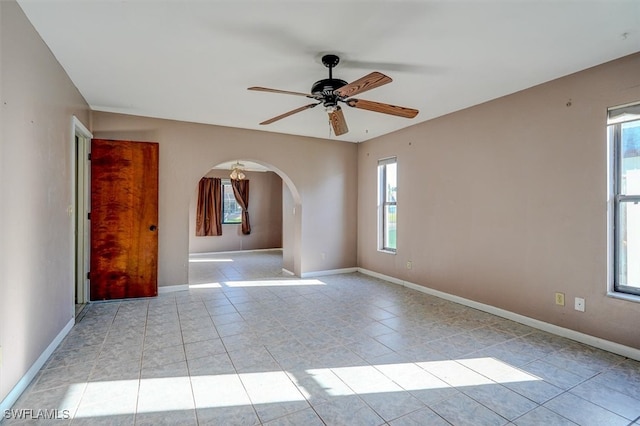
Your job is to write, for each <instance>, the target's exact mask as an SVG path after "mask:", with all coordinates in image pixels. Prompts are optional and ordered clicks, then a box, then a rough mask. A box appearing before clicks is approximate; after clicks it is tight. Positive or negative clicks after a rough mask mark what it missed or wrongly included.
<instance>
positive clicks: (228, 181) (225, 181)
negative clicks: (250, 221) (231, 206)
mask: <svg viewBox="0 0 640 426" xmlns="http://www.w3.org/2000/svg"><path fill="white" fill-rule="evenodd" d="M227 185H228V186H229V188H230V193H231V195H232V197H231V198H230V201H231V202H233V203H235V205H236V206H237V207H238V210H239V211H240V212H242V208H241V207H240V205H239V204H238V201H237V200H236V196H235V194H234V192H233V187H232V186H231V179H221V180H220V186H221V187H222V188H221V193H222V224H223V225H241V224H242V214H240V216H239V218H238V220H237V221H227V219H226V216H227V215H226V214H225V205H226V203H225V193H226V192H227V191H225V187H226V186H227Z"/></svg>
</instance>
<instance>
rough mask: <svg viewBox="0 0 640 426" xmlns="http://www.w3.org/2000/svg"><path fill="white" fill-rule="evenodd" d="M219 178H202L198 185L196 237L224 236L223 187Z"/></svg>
mask: <svg viewBox="0 0 640 426" xmlns="http://www.w3.org/2000/svg"><path fill="white" fill-rule="evenodd" d="M221 183H222V182H221V180H220V179H219V178H202V179H200V183H199V184H198V205H197V207H196V236H198V237H207V236H213V235H222V186H221Z"/></svg>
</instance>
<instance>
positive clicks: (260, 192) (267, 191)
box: [189, 169, 282, 253]
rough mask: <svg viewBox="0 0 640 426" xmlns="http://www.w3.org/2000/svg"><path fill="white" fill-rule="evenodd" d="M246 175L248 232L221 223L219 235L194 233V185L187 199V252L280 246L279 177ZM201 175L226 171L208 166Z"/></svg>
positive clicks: (225, 173) (224, 174) (221, 174)
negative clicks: (249, 227) (244, 232)
mask: <svg viewBox="0 0 640 426" xmlns="http://www.w3.org/2000/svg"><path fill="white" fill-rule="evenodd" d="M245 174H246V175H247V179H249V221H250V223H251V234H249V235H243V234H242V229H241V226H240V225H230V224H226V225H225V224H223V225H222V235H219V236H215V237H196V205H197V202H198V191H197V185H196V187H195V188H193V195H192V197H191V202H190V203H189V253H208V252H217V251H236V250H256V249H268V248H281V247H282V179H281V178H280V176H278V175H277V174H275V173H273V172H246V173H245ZM205 176H207V177H219V178H222V179H229V171H225V170H216V169H214V170H211V171H210V172H209V173H207V174H206V175H205Z"/></svg>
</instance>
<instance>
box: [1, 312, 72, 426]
mask: <svg viewBox="0 0 640 426" xmlns="http://www.w3.org/2000/svg"><path fill="white" fill-rule="evenodd" d="M75 323H76V320H75V318H71V319H70V320H69V322H68V323H67V325H65V326H64V328H63V329H62V331H60V333H58V335H57V336H56V337H55V339H53V341H52V342H51V343H50V344H49V346H47V349H45V350H44V352H42V354H41V355H40V357H38V359H37V360H36V362H34V363H33V365H32V366H31V368H30V369H29V370H28V371H27V372H26V373H25V375H24V376H22V378H21V379H20V381H18V383H17V384H16V385H15V386H14V387H13V389H11V392H9V394H8V395H7V396H6V397H5V398H4V399H3V400H2V402H0V413H4V412H5V410H9V409H11V407H12V406H13V404H15V403H16V401H17V400H18V398H19V397H20V395H22V392H24V391H25V389H26V388H27V386H29V383H31V381H32V380H33V378H34V377H36V374H38V371H40V369H41V368H42V366H44V364H45V363H46V362H47V360H48V359H49V357H50V356H51V354H52V353H53V351H55V350H56V348H57V347H58V345H60V343H61V342H62V339H64V338H65V337H66V336H67V334H69V332H70V331H71V329H72V328H73V326H74V324H75ZM1 419H2V418H0V420H1Z"/></svg>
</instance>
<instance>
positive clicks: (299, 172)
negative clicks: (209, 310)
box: [92, 112, 358, 286]
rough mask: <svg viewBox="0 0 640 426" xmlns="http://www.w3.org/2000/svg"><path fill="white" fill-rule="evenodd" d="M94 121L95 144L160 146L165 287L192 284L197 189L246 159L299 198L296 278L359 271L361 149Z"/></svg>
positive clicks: (200, 127) (136, 120)
mask: <svg viewBox="0 0 640 426" xmlns="http://www.w3.org/2000/svg"><path fill="white" fill-rule="evenodd" d="M92 120H93V127H92V130H93V133H94V136H95V137H98V138H112V139H129V140H148V141H154V142H158V143H159V145H160V165H159V183H160V188H159V193H160V195H159V197H160V199H159V226H158V231H159V233H158V238H159V243H158V244H159V247H158V250H159V266H158V268H159V270H158V285H159V286H171V285H180V284H185V283H187V282H188V281H187V274H188V253H189V234H190V231H189V220H190V212H189V204H190V202H191V200H192V197H193V194H194V188H195V187H196V185H197V183H198V181H199V180H200V178H201V177H202V176H203V175H204V174H206V173H207V172H208V171H209V170H210V169H211V167H212V166H214V165H216V164H220V163H223V162H227V161H235V160H237V159H238V158H241V159H243V160H246V161H253V162H257V163H259V164H262V165H264V166H266V167H267V168H269V169H270V170H273V171H275V172H276V173H277V174H278V175H279V176H280V177H281V178H282V179H283V181H285V183H286V185H287V187H288V188H289V190H290V191H291V192H292V194H293V198H294V204H295V205H296V215H295V217H294V218H293V219H292V220H291V218H289V219H288V220H287V223H288V222H293V225H292V228H293V230H292V232H293V233H294V235H293V238H292V239H291V241H292V243H293V244H294V245H296V247H299V249H298V250H294V251H293V255H294V257H295V259H294V262H293V264H294V269H295V271H294V272H295V273H296V274H298V275H299V274H301V273H308V272H314V271H325V270H331V269H340V268H348V267H354V266H356V227H357V226H356V224H357V218H356V205H357V204H356V198H357V171H356V168H355V167H354V165H355V164H357V150H358V147H357V145H355V144H351V143H345V142H341V141H335V140H327V139H314V138H306V137H300V136H291V135H283V134H278V133H268V132H259V131H253V130H243V129H234V128H229V127H220V126H211V125H204V124H195V123H186V122H180V121H172V120H161V119H154V118H145V117H137V116H132V115H123V114H112V113H104V112H93V113H92ZM283 249H285V251H287V252H289V251H288V250H286V247H284V248H283Z"/></svg>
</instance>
